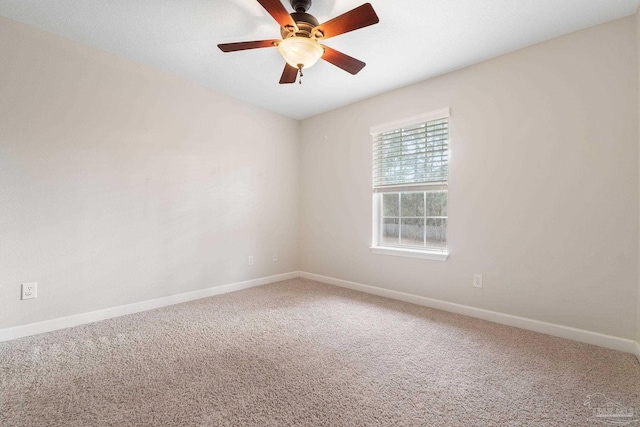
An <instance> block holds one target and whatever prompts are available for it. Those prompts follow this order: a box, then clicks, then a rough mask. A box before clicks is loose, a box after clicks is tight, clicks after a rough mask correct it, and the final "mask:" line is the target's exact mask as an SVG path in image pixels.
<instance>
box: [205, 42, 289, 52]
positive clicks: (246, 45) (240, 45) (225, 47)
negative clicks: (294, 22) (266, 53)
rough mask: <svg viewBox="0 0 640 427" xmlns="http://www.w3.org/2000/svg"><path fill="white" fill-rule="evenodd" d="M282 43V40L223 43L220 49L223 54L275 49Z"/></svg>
mask: <svg viewBox="0 0 640 427" xmlns="http://www.w3.org/2000/svg"><path fill="white" fill-rule="evenodd" d="M278 43H280V40H260V41H254V42H237V43H222V44H219V45H218V47H219V48H220V50H221V51H223V52H237V51H239V50H247V49H258V48H261V47H274V46H277V45H278Z"/></svg>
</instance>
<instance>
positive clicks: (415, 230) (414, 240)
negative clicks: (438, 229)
mask: <svg viewBox="0 0 640 427" xmlns="http://www.w3.org/2000/svg"><path fill="white" fill-rule="evenodd" d="M400 244H402V245H411V246H424V219H422V218H419V219H418V218H403V219H402V236H401V239H400Z"/></svg>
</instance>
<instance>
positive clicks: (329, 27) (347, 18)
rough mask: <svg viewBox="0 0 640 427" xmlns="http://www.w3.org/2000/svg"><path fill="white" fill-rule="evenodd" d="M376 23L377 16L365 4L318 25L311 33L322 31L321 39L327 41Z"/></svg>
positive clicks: (369, 5)
mask: <svg viewBox="0 0 640 427" xmlns="http://www.w3.org/2000/svg"><path fill="white" fill-rule="evenodd" d="M378 22H380V19H379V18H378V15H376V12H375V10H373V6H371V4H370V3H365V4H363V5H362V6H358V7H356V8H355V9H352V10H350V11H349V12H347V13H343V14H342V15H340V16H336V17H335V18H333V19H331V20H330V21H327V22H325V23H324V24H320V25H318V26H317V27H315V28H314V29H313V31H314V33H315V32H316V31H322V33H323V34H324V37H323V39H328V38H330V37H335V36H339V35H340V34H344V33H348V32H349V31H353V30H357V29H360V28H364V27H368V26H369V25H373V24H377V23H378Z"/></svg>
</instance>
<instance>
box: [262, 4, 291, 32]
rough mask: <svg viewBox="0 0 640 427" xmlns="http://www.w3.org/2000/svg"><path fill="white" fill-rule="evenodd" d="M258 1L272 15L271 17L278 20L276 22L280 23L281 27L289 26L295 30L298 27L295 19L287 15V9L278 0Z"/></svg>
mask: <svg viewBox="0 0 640 427" xmlns="http://www.w3.org/2000/svg"><path fill="white" fill-rule="evenodd" d="M258 3H260V4H261V5H262V7H264V8H265V9H266V10H267V12H269V15H271V16H273V19H275V20H276V21H278V24H280V26H281V27H282V28H284V27H286V26H291V27H293V28H295V29H296V30H297V29H298V26H297V25H296V21H294V20H293V18H292V17H291V15H289V12H287V9H285V8H284V6H283V5H282V3H281V2H280V0H258Z"/></svg>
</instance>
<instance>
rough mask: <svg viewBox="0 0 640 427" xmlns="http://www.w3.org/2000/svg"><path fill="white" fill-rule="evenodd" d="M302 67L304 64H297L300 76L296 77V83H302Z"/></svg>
mask: <svg viewBox="0 0 640 427" xmlns="http://www.w3.org/2000/svg"><path fill="white" fill-rule="evenodd" d="M302 67H304V65H302V64H298V73H299V74H300V78H298V84H302V76H304V74H302Z"/></svg>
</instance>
